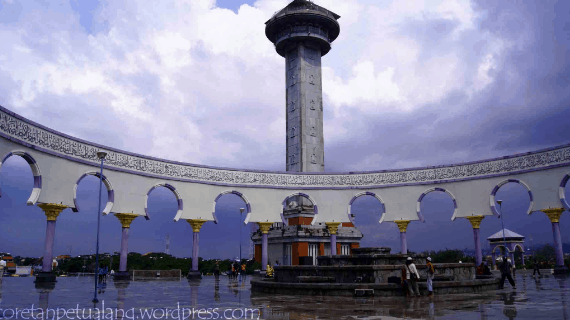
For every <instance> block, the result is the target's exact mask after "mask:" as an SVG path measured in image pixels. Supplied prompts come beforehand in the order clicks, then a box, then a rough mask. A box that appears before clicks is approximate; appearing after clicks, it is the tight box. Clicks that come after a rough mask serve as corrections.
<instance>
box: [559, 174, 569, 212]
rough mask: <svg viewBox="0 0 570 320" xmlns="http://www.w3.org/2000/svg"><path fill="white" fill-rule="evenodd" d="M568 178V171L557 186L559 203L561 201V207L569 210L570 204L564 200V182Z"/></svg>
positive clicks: (565, 182) (566, 181)
mask: <svg viewBox="0 0 570 320" xmlns="http://www.w3.org/2000/svg"><path fill="white" fill-rule="evenodd" d="M569 179H570V173H567V174H566V175H565V176H564V178H562V181H561V182H560V187H558V197H559V198H560V203H562V207H563V208H564V209H566V210H569V211H570V204H568V200H566V184H567V183H568V180H569Z"/></svg>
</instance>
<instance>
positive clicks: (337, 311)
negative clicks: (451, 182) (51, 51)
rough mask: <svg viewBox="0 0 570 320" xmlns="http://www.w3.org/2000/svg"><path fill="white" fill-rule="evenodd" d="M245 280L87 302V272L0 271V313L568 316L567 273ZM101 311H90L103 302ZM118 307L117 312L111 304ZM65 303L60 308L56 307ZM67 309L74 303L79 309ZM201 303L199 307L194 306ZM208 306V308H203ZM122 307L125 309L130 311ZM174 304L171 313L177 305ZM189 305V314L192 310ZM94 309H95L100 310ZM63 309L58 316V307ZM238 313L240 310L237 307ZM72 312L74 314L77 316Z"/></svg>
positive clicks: (109, 288)
mask: <svg viewBox="0 0 570 320" xmlns="http://www.w3.org/2000/svg"><path fill="white" fill-rule="evenodd" d="M250 279H251V278H248V279H247V281H242V282H238V281H230V280H228V278H227V277H221V278H220V280H219V281H215V280H214V278H213V277H204V279H202V280H200V281H198V282H189V281H187V280H185V279H182V280H181V281H144V282H139V281H134V282H130V284H129V285H128V286H127V287H126V288H120V286H117V287H119V288H116V287H115V285H114V283H113V281H108V283H107V285H106V286H104V287H101V288H100V289H99V290H98V292H100V293H98V297H99V299H100V301H99V303H98V304H97V306H96V307H97V308H98V309H94V305H93V303H92V302H91V300H92V299H93V279H92V278H84V277H78V278H58V282H57V284H56V287H55V289H54V290H53V291H51V292H45V291H44V292H40V291H39V290H36V289H35V287H34V283H33V281H34V278H4V279H3V284H2V287H1V299H2V300H1V302H0V309H1V310H0V319H26V316H28V319H33V318H31V314H26V313H24V314H21V313H20V314H17V315H15V314H14V312H16V308H18V309H20V312H21V310H22V309H26V308H32V306H33V308H36V309H35V311H34V314H35V315H36V317H35V318H36V319H37V318H38V317H37V315H38V310H39V309H37V308H38V307H41V308H43V310H49V309H51V310H52V311H51V313H47V315H48V318H50V319H51V318H53V319H57V316H55V311H56V310H57V308H60V313H59V317H60V319H83V318H86V317H88V316H89V314H91V317H92V318H96V319H97V318H98V319H115V318H116V316H117V315H119V318H121V317H120V316H121V315H122V314H121V312H126V313H125V314H124V317H123V319H145V318H146V319H163V320H166V319H179V320H183V319H184V318H186V319H245V318H247V319H252V318H253V319H399V318H405V319H565V320H566V319H570V310H569V308H570V278H569V277H554V276H552V275H548V276H543V277H541V278H538V279H535V278H532V277H530V276H529V275H523V274H520V273H519V274H517V277H516V281H517V282H516V284H517V289H516V290H514V289H511V288H510V287H509V286H508V284H506V285H505V287H506V289H503V290H496V291H489V292H485V293H481V294H455V295H446V296H436V297H435V298H433V299H430V298H427V297H421V298H408V299H406V298H403V297H391V298H351V297H315V296H302V295H299V296H269V295H259V294H251V291H250V285H249V280H250ZM103 303H104V308H105V309H104V310H103V311H102V312H100V313H97V311H98V310H99V309H101V308H102V307H103ZM117 308H118V309H120V310H123V311H119V313H116V309H117ZM63 309H66V310H67V311H63ZM70 309H73V310H75V309H77V311H78V312H75V311H71V312H70ZM200 309H204V310H202V311H203V312H202V313H199V311H200ZM208 309H209V310H208ZM128 310H131V311H130V313H129V311H128ZM176 310H178V312H176ZM192 310H194V313H192ZM99 311H100V310H99ZM63 312H67V313H65V315H64V314H63ZM244 312H245V314H244ZM76 313H80V314H79V315H77V314H76Z"/></svg>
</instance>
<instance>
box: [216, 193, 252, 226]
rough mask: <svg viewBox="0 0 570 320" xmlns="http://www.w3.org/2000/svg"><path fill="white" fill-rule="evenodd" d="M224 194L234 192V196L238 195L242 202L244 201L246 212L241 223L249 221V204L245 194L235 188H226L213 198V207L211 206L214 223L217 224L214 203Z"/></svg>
mask: <svg viewBox="0 0 570 320" xmlns="http://www.w3.org/2000/svg"><path fill="white" fill-rule="evenodd" d="M225 194H235V195H236V196H238V197H240V198H241V199H242V200H243V202H245V211H246V212H247V214H246V216H245V220H244V221H243V224H247V223H248V222H249V218H250V215H251V204H250V203H249V200H248V199H247V198H246V196H244V195H243V193H241V192H239V191H236V190H226V191H224V192H222V193H220V194H219V195H218V196H217V197H216V199H215V200H214V204H213V207H212V216H213V217H214V223H215V224H218V218H217V217H216V203H217V202H218V200H219V199H220V198H221V197H222V196H223V195H225Z"/></svg>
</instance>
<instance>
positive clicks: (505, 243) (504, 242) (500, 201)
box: [497, 200, 515, 264]
mask: <svg viewBox="0 0 570 320" xmlns="http://www.w3.org/2000/svg"><path fill="white" fill-rule="evenodd" d="M497 203H498V204H499V211H500V212H501V226H502V227H503V245H504V246H505V254H504V255H503V259H504V260H505V261H506V260H507V240H506V238H505V223H504V221H503V207H502V206H501V203H503V200H497ZM514 263H515V262H514V261H513V264H514Z"/></svg>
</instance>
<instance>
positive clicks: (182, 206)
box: [144, 182, 184, 221]
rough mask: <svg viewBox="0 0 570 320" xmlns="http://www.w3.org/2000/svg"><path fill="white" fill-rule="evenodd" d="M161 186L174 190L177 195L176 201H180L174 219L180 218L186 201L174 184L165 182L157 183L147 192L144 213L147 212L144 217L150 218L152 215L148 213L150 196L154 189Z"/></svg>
mask: <svg viewBox="0 0 570 320" xmlns="http://www.w3.org/2000/svg"><path fill="white" fill-rule="evenodd" d="M159 187H165V188H166V189H168V190H170V191H172V193H173V194H174V196H175V197H176V202H178V211H176V215H175V216H174V221H178V220H180V217H181V216H182V210H184V202H183V201H182V197H180V193H178V191H177V190H176V188H175V187H174V186H173V185H171V184H168V183H164V182H161V183H157V184H155V185H154V186H152V187H151V188H150V190H148V192H147V193H146V196H145V198H144V214H145V216H144V218H145V219H146V220H150V216H149V215H148V196H149V195H150V193H151V192H152V191H153V190H154V189H156V188H159Z"/></svg>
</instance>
